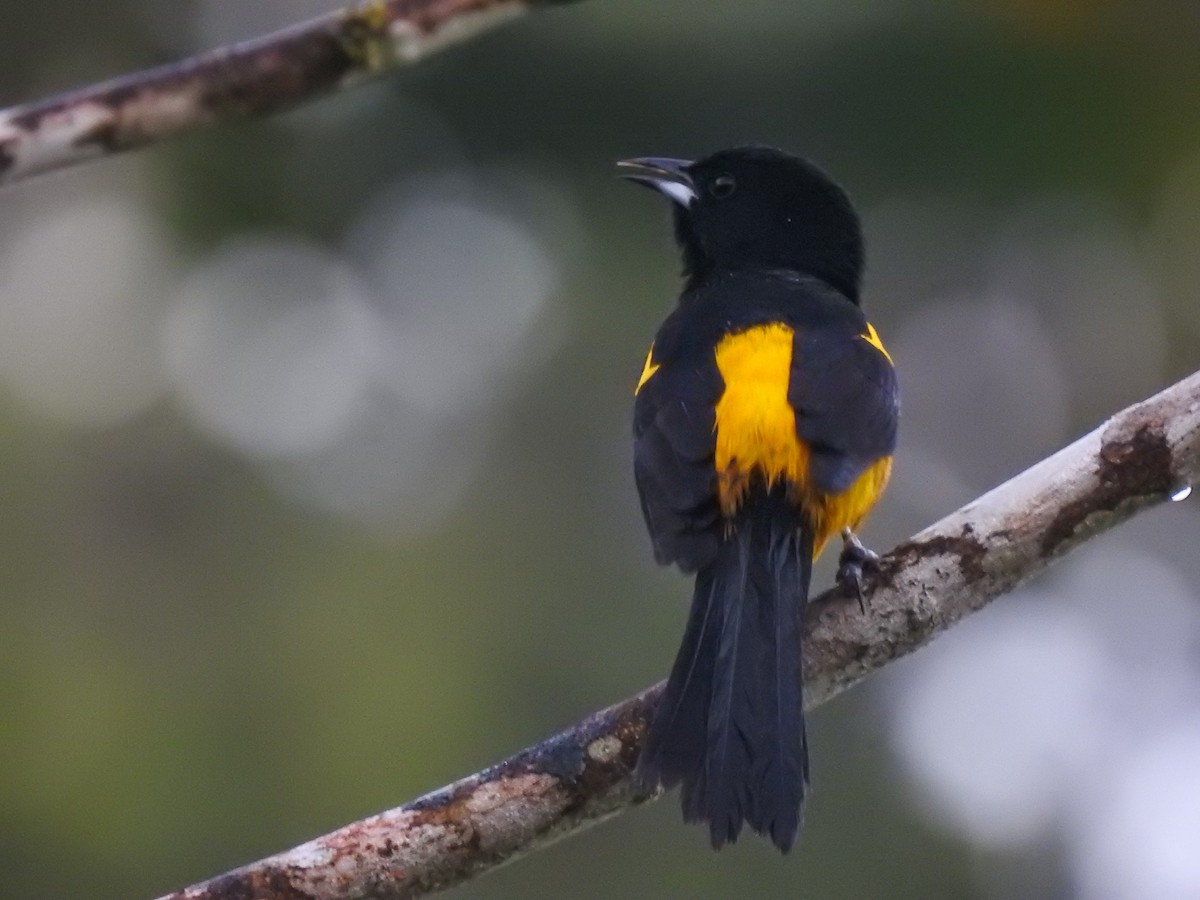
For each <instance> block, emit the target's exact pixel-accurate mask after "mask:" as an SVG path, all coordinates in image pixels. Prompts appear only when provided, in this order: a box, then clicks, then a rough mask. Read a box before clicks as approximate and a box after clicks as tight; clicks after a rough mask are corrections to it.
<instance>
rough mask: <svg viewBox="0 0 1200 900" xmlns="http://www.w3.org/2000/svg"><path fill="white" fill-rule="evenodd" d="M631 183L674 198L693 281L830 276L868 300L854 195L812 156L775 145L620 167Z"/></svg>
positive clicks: (848, 292)
mask: <svg viewBox="0 0 1200 900" xmlns="http://www.w3.org/2000/svg"><path fill="white" fill-rule="evenodd" d="M618 166H619V168H620V174H621V175H622V176H624V177H625V178H629V179H631V180H632V181H636V182H638V183H639V184H644V185H646V186H647V187H652V188H654V189H655V190H657V191H659V192H661V193H663V194H665V195H666V196H667V197H669V198H670V199H671V200H672V201H673V202H674V207H675V234H676V236H677V238H678V240H679V243H680V246H681V247H682V248H683V257H684V268H685V271H686V272H687V274H688V275H690V276H691V277H693V278H701V279H702V278H705V277H707V276H708V275H709V274H710V273H717V272H721V271H736V270H739V269H746V268H759V269H784V270H791V271H797V272H802V273H804V274H808V275H813V276H816V277H817V278H820V279H822V280H823V281H825V282H827V283H828V284H830V285H832V286H833V287H835V288H837V289H838V290H839V291H841V292H842V293H844V294H845V295H846V296H847V297H848V298H849V299H851V300H853V301H854V302H856V303H857V302H858V294H859V286H860V283H861V280H862V270H863V240H862V229H861V226H860V225H859V221H858V215H857V214H856V213H855V211H854V207H853V206H852V205H851V203H850V198H849V197H847V196H846V192H845V191H843V190H842V188H841V187H839V186H838V184H837V183H836V182H834V181H833V180H832V179H831V178H830V177H829V176H828V175H826V174H825V173H824V172H822V171H821V170H820V169H819V168H817V167H816V166H815V165H813V164H812V163H810V162H808V161H807V160H803V159H799V158H797V157H795V156H791V155H789V154H787V153H783V152H782V151H779V150H773V149H770V148H767V147H738V148H735V149H733V150H721V151H719V152H717V153H714V154H712V155H711V156H706V157H704V158H703V159H700V160H696V161H694V162H693V161H690V160H684V159H667V158H664V157H642V158H639V159H629V160H624V161H622V162H620V163H618Z"/></svg>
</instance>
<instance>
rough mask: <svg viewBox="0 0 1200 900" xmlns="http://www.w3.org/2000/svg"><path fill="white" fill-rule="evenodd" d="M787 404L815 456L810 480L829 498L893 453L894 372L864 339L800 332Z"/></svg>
mask: <svg viewBox="0 0 1200 900" xmlns="http://www.w3.org/2000/svg"><path fill="white" fill-rule="evenodd" d="M788 402H789V403H791V405H792V408H793V409H794V410H795V411H796V434H797V435H798V436H799V437H800V439H801V440H803V441H805V442H806V443H807V444H808V445H809V449H810V452H811V457H810V462H809V477H810V478H811V479H812V480H813V482H814V483H815V485H816V486H817V487H818V488H820V489H821V490H823V491H825V492H827V493H831V494H840V493H841V492H842V491H844V490H846V489H847V488H849V487H850V485H852V484H853V483H854V481H855V479H857V478H858V477H859V476H860V475H861V474H862V473H863V472H864V471H866V470H867V469H868V468H869V467H870V466H871V465H872V463H874V462H876V461H877V460H879V459H880V458H882V457H884V456H890V455H891V454H892V452H893V451H894V450H895V449H896V426H897V421H898V418H899V414H900V393H899V388H898V386H897V383H896V370H895V369H894V368H893V366H892V363H891V360H889V359H888V357H887V356H886V355H885V354H884V353H883V351H881V350H880V349H879V348H878V347H876V346H875V345H873V344H871V343H870V342H868V341H867V340H866V339H865V338H864V337H863V336H862V335H861V334H856V333H854V332H852V331H846V330H843V329H840V328H839V329H830V328H818V329H813V330H811V331H809V330H800V331H797V333H796V339H795V345H794V347H793V349H792V373H791V383H790V384H789V386H788Z"/></svg>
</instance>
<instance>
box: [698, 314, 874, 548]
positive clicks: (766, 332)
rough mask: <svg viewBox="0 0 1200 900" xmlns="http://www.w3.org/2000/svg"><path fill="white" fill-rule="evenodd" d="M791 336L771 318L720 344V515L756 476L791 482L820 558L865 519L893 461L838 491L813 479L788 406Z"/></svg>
mask: <svg viewBox="0 0 1200 900" xmlns="http://www.w3.org/2000/svg"><path fill="white" fill-rule="evenodd" d="M870 334H871V336H872V337H874V330H873V329H872V331H871V333H870ZM793 337H794V332H793V330H792V329H791V328H789V327H788V326H787V325H784V324H782V323H778V322H774V323H771V324H768V325H758V326H755V327H753V328H750V329H747V330H746V331H741V332H738V333H737V334H730V335H726V336H725V337H724V338H723V339H722V340H721V342H720V343H719V344H718V345H717V349H716V357H717V368H718V369H719V370H720V372H721V377H722V379H723V380H724V382H725V390H724V392H723V393H722V395H721V399H720V400H719V401H718V402H717V414H716V442H717V449H716V468H717V490H718V497H719V500H720V505H721V510H722V512H724V513H725V515H726V516H732V515H733V513H734V512H735V511H736V510H737V508H738V506H739V505H740V504H741V502H742V499H743V497H744V495H745V493H746V491H747V489H748V488H749V487H750V485H751V483H752V482H753V481H754V479H755V478H760V479H762V480H763V481H764V482H765V483H766V484H767V485H768V487H772V486H774V485H776V484H779V483H784V484H786V485H787V487H788V492H789V496H790V497H791V498H792V499H793V501H794V502H795V503H796V505H797V507H798V508H799V509H800V510H801V512H802V515H804V516H805V518H806V519H807V521H808V523H809V525H810V526H811V527H812V529H813V555H814V556H816V555H817V554H818V553H820V552H821V548H822V547H823V546H824V545H825V543H826V541H828V540H829V538H830V537H832V536H833V535H835V534H837V533H839V532H840V531H841V530H842V528H844V527H845V526H847V525H848V526H850V528H857V527H858V525H859V524H860V523H861V522H862V520H863V519H864V518H865V517H866V515H867V513H868V512H869V511H870V509H871V507H872V506H873V505H874V504H875V501H876V500H878V499H879V496H880V494H882V493H883V489H884V487H886V485H887V481H888V477H889V476H890V474H891V470H892V460H891V457H885V458H883V459H880V460H879V461H878V462H876V463H874V464H873V465H872V466H871V467H870V468H868V469H867V470H866V471H865V472H864V473H863V474H862V475H860V476H859V477H858V479H857V480H856V481H855V482H854V483H853V484H852V485H851V486H850V487H849V488H848V489H847V490H845V491H844V492H842V493H840V494H828V493H825V492H824V491H820V490H818V489H817V488H816V487H814V486H813V485H811V484H810V483H809V479H808V448H807V447H806V446H805V445H804V443H803V442H802V441H801V440H800V439H799V438H798V437H797V436H796V413H795V410H793V409H792V406H791V404H790V403H788V383H789V380H790V378H791V369H792V346H793ZM878 340H879V339H878V337H875V340H874V341H870V338H868V341H870V343H872V344H876V342H878ZM876 345H877V346H880V349H881V350H882V346H881V345H878V344H876Z"/></svg>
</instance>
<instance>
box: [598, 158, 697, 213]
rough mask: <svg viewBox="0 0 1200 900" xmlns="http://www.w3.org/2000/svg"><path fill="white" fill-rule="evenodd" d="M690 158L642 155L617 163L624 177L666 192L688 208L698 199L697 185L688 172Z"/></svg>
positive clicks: (620, 173) (690, 162)
mask: <svg viewBox="0 0 1200 900" xmlns="http://www.w3.org/2000/svg"><path fill="white" fill-rule="evenodd" d="M691 165H692V161H691V160H690V159H668V158H667V157H664V156H642V157H639V158H637V159H623V160H621V161H620V162H619V163H617V168H618V169H620V172H619V173H618V174H619V175H620V176H621V177H622V178H628V179H629V180H630V181H636V182H637V183H638V184H644V185H645V186H646V187H651V188H654V189H655V190H656V191H659V192H661V193H663V194H666V195H667V196H668V197H670V198H671V199H672V200H674V201H675V202H676V203H678V204H679V205H680V206H682V207H684V208H687V207H689V206H691V205H692V201H693V200H695V199H696V185H695V184H694V183H693V182H692V176H691V175H689V174H688V171H687V170H688V169H689V168H690V167H691Z"/></svg>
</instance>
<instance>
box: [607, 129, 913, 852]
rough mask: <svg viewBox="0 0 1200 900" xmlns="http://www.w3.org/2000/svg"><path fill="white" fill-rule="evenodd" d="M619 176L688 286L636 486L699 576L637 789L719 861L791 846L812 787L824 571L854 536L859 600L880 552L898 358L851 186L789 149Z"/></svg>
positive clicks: (643, 163)
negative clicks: (813, 589)
mask: <svg viewBox="0 0 1200 900" xmlns="http://www.w3.org/2000/svg"><path fill="white" fill-rule="evenodd" d="M620 171H621V174H622V175H624V176H625V177H627V178H630V179H632V180H634V181H636V182H640V183H642V184H645V185H648V186H649V187H652V188H655V189H657V190H658V191H660V192H661V193H663V194H665V195H666V196H667V197H669V198H670V199H671V200H672V201H674V204H673V206H674V218H675V235H676V238H677V240H678V242H679V244H680V246H681V248H682V252H683V264H684V275H685V285H684V288H683V292H682V294H681V296H680V297H679V302H678V305H677V306H676V308H675V309H674V310H673V311H672V312H671V314H670V315H669V316H668V317H667V320H666V321H665V322H664V323H663V325H662V327H661V328H660V329H659V330H658V334H657V335H656V336H655V338H654V343H653V344H652V345H651V347H650V352H649V354H648V355H647V357H646V363H645V367H644V368H643V370H642V375H641V378H640V379H639V380H638V384H637V391H636V406H635V413H634V428H633V430H634V473H635V477H636V481H637V488H638V493H639V495H640V497H641V504H642V512H643V514H644V515H645V518H646V525H647V527H648V528H649V531H650V537H651V539H652V541H653V544H654V554H655V557H656V558H657V560H658V561H659V562H660V563H664V564H666V563H674V564H676V565H678V566H679V567H680V568H681V569H682V570H684V571H685V572H695V573H696V584H695V590H694V594H693V598H692V607H691V613H690V616H689V619H688V623H687V628H686V631H685V633H684V636H683V643H682V646H681V647H680V648H679V654H678V656H677V657H676V660H675V664H674V667H673V668H672V670H671V676H670V679H669V680H668V682H667V689H666V693H665V694H664V695H663V698H662V701H661V704H660V706H659V708H658V711H657V713H656V715H655V718H654V721H653V723H652V725H651V728H650V731H649V734H648V736H647V739H646V742H645V745H644V746H643V749H642V752H641V756H640V758H639V761H638V773H637V774H638V777H639V779H640V781H641V782H642V784H643V785H645V786H647V787H655V786H659V785H661V786H663V787H666V788H671V787H674V786H675V785H681V786H682V802H683V815H684V819H685V820H687V821H707V822H708V826H709V833H710V836H711V839H712V844H713V846H714V847H721V846H722V845H724V844H726V843H729V842H732V841H735V840H736V839H737V837H738V834H739V833H740V831H741V828H742V825H743V824H748V825H749V826H750V827H751V828H752V829H754V830H755V831H757V832H759V833H760V834H764V835H768V836H769V837H770V839H771V840H772V841H773V842H774V843H775V845H776V846H777V847H778V848H779V849H780V850H781V851H784V852H786V851H787V850H789V849H790V848H791V846H792V844H793V842H794V841H795V839H796V834H797V832H798V830H799V827H800V815H801V807H802V805H803V801H804V795H805V791H806V789H807V785H808V745H807V740H806V738H805V730H804V715H803V713H804V710H803V700H802V685H801V659H800V637H801V622H802V618H803V612H804V606H805V602H806V600H807V598H808V590H809V582H810V580H811V576H812V563H813V559H814V558H815V557H816V556H817V554H819V553H820V552H821V548H822V547H823V546H824V545H825V543H826V542H827V541H828V540H829V539H830V538H831V537H833V536H834V535H838V534H841V535H842V536H843V537H844V539H845V544H844V548H843V552H842V558H841V561H840V562H841V567H840V569H839V574H838V578H839V580H840V581H843V582H845V583H847V584H849V585H850V586H851V587H855V588H858V587H860V585H861V581H860V578H861V574H862V566H863V565H864V564H866V563H868V562H869V561H870V560H872V559H873V558H874V554H871V553H870V551H867V550H865V548H863V546H862V545H861V544H860V543H858V541H857V539H856V538H855V537H854V535H853V529H855V528H857V527H858V525H859V523H861V522H862V520H863V518H864V517H865V516H866V515H867V513H868V512H869V511H870V509H871V507H872V506H874V505H875V503H876V501H877V500H878V499H879V497H880V495H881V494H882V493H883V490H884V488H885V486H886V485H887V482H888V476H889V475H890V473H891V468H892V452H893V450H894V448H895V445H896V426H897V419H898V415H899V394H898V390H897V384H896V376H895V370H894V369H893V366H892V358H891V356H890V355H889V354H888V351H887V350H886V349H885V348H884V345H883V342H882V341H881V340H880V338H879V334H878V332H876V330H875V328H874V327H873V326H872V325H871V324H870V322H868V321H867V319H866V317H865V316H864V315H863V311H862V309H861V307H860V306H859V291H860V286H861V280H862V270H863V241H862V231H861V228H860V225H859V221H858V216H857V215H856V214H855V211H854V208H853V206H852V205H851V203H850V200H849V198H848V197H847V196H846V194H845V192H844V191H843V190H842V189H841V188H840V187H839V186H838V185H837V184H835V183H834V182H833V181H832V180H831V179H830V178H829V177H828V176H826V175H825V174H824V173H823V172H822V171H820V170H819V169H818V168H816V167H815V166H814V165H812V164H811V163H809V162H806V161H804V160H801V159H797V158H796V157H793V156H790V155H788V154H785V153H782V152H780V151H777V150H772V149H767V148H761V147H745V148H738V149H733V150H724V151H721V152H718V153H714V154H713V155H711V156H708V157H706V158H705V159H701V160H699V161H697V162H690V161H687V160H678V159H664V158H649V157H647V158H642V159H631V160H627V161H624V162H622V163H620ZM859 596H860V600H861V594H860V595H859Z"/></svg>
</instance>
